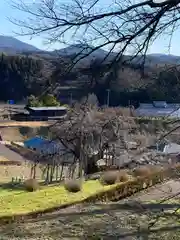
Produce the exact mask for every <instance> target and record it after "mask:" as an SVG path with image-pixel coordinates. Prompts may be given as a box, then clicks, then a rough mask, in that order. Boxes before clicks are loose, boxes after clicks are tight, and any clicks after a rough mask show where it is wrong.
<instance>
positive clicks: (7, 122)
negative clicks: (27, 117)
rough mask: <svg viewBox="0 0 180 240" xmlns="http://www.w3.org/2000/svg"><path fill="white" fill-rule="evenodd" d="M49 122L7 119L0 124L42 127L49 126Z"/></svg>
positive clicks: (5, 125) (3, 125) (4, 125)
mask: <svg viewBox="0 0 180 240" xmlns="http://www.w3.org/2000/svg"><path fill="white" fill-rule="evenodd" d="M49 125H50V123H49V122H45V121H43V122H42V121H32V122H30V121H28V122H19V121H6V122H1V123H0V126H2V127H18V126H20V127H42V126H49Z"/></svg>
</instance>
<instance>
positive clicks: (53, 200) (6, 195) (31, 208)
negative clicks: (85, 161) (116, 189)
mask: <svg viewBox="0 0 180 240" xmlns="http://www.w3.org/2000/svg"><path fill="white" fill-rule="evenodd" d="M112 186H114V185H111V186H102V185H101V184H100V182H99V181H98V180H96V181H95V180H92V181H87V182H84V184H83V188H82V191H80V192H78V193H69V192H67V191H66V190H65V189H64V187H63V186H49V187H44V188H42V189H41V190H39V191H36V192H24V191H20V190H17V191H16V190H15V191H12V190H11V191H10V190H4V189H3V190H2V189H0V217H2V216H12V215H16V214H26V213H29V212H36V211H43V210H45V209H47V208H51V207H56V206H59V205H61V204H66V203H71V202H76V201H79V200H83V199H85V198H87V197H88V196H90V195H91V194H94V193H96V192H98V191H102V190H107V189H109V188H111V187H112Z"/></svg>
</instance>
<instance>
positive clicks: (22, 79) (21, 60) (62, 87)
mask: <svg viewBox="0 0 180 240" xmlns="http://www.w3.org/2000/svg"><path fill="white" fill-rule="evenodd" d="M70 65H71V63H70V60H68V59H67V58H65V57H64V59H61V61H60V60H59V59H57V58H55V57H52V56H51V57H48V58H47V57H45V56H44V55H41V54H38V55H37V54H28V55H14V56H10V55H9V56H8V55H5V54H2V55H1V56H0V78H1V82H0V100H1V101H7V100H9V99H14V100H15V101H21V100H23V99H24V98H26V97H27V96H30V95H31V94H32V95H35V96H39V95H40V94H41V93H43V91H44V90H47V89H48V90H49V93H53V94H55V95H56V96H57V97H58V98H60V100H61V101H62V102H66V103H67V102H68V101H69V100H70V95H71V96H72V98H73V99H75V100H77V99H81V98H82V97H83V96H84V95H87V94H88V93H92V92H93V93H94V94H95V95H96V96H97V97H98V100H99V102H100V104H101V105H104V104H106V103H107V89H110V90H111V91H110V105H112V106H116V105H119V104H122V105H128V104H129V103H131V104H134V105H137V104H138V103H139V102H146V101H148V102H149V101H152V100H166V101H170V102H178V101H180V97H179V94H178V93H179V86H180V85H179V76H180V70H179V68H178V67H176V66H175V65H169V66H166V67H165V65H163V64H156V65H154V64H151V65H148V66H147V67H146V68H145V74H144V76H143V78H142V71H141V66H140V65H137V64H129V65H124V66H123V68H122V67H119V68H118V70H116V71H115V70H114V69H112V70H111V71H110V70H109V68H108V67H109V66H108V64H107V63H106V64H100V63H99V62H98V61H97V60H93V61H91V62H90V63H88V64H86V66H84V65H81V64H79V65H78V67H75V68H74V69H73V70H72V71H70V72H66V71H65V70H66V69H67V67H68V66H70Z"/></svg>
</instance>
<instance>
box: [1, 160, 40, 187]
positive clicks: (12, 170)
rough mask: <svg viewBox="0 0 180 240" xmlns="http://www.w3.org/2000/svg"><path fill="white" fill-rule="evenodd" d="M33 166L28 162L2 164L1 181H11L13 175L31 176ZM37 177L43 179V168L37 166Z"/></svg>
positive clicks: (26, 177)
mask: <svg viewBox="0 0 180 240" xmlns="http://www.w3.org/2000/svg"><path fill="white" fill-rule="evenodd" d="M30 173H31V166H30V165H29V164H27V163H25V162H24V163H22V165H21V166H17V165H15V166H10V165H9V166H8V165H6V166H3V165H0V183H4V182H9V181H11V180H12V177H21V176H24V178H25V179H28V178H30ZM36 174H37V179H41V170H40V168H39V167H37V171H36Z"/></svg>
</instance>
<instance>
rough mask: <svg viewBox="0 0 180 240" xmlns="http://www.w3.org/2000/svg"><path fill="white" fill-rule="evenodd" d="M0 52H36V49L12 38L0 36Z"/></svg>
mask: <svg viewBox="0 0 180 240" xmlns="http://www.w3.org/2000/svg"><path fill="white" fill-rule="evenodd" d="M0 51H1V52H7V53H17V52H18V53H21V52H37V51H40V50H39V49H38V48H36V47H34V46H33V45H30V44H28V43H25V42H22V41H20V40H18V39H16V38H14V37H9V36H2V35H0Z"/></svg>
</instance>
